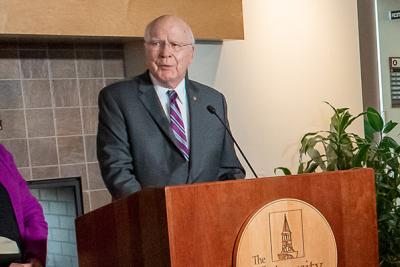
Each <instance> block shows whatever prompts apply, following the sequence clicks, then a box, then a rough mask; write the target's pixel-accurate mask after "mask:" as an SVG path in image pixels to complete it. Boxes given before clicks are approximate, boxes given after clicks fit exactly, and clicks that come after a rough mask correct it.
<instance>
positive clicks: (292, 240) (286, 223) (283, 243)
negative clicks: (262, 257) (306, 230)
mask: <svg viewBox="0 0 400 267" xmlns="http://www.w3.org/2000/svg"><path fill="white" fill-rule="evenodd" d="M268 217H269V227H270V244H269V247H270V248H271V256H272V261H273V262H277V261H286V260H293V259H297V258H302V257H304V256H305V253H304V235H303V213H302V210H301V209H294V210H282V211H274V212H270V213H269V214H268Z"/></svg>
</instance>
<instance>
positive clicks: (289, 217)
mask: <svg viewBox="0 0 400 267" xmlns="http://www.w3.org/2000/svg"><path fill="white" fill-rule="evenodd" d="M234 266H235V267H249V266H251V267H253V266H254V267H322V266H324V267H337V247H336V241H335V237H334V235H333V232H332V229H331V227H330V226H329V223H328V221H327V220H326V219H325V217H324V216H323V215H322V214H321V212H319V211H318V210H317V209H316V208H315V207H313V206H312V205H310V204H308V203H306V202H304V201H301V200H298V199H279V200H276V201H273V202H271V203H267V204H265V205H264V206H263V207H262V208H260V209H258V210H257V211H255V212H254V213H253V215H251V216H250V218H248V219H247V220H246V222H245V223H244V224H243V226H242V228H241V230H240V232H239V235H238V238H237V240H236V243H235V254H234Z"/></svg>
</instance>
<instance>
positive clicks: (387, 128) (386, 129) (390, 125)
mask: <svg viewBox="0 0 400 267" xmlns="http://www.w3.org/2000/svg"><path fill="white" fill-rule="evenodd" d="M397 124H398V123H397V122H393V121H389V122H388V123H386V124H385V127H384V128H383V132H384V133H385V134H387V133H389V132H390V131H391V130H393V128H394V127H396V126H397Z"/></svg>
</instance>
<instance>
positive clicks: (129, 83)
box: [101, 74, 148, 95]
mask: <svg viewBox="0 0 400 267" xmlns="http://www.w3.org/2000/svg"><path fill="white" fill-rule="evenodd" d="M146 83H148V81H147V79H146V77H145V74H141V75H138V76H135V77H133V78H127V79H124V80H119V81H115V82H113V83H111V84H109V85H107V86H106V87H104V88H103V89H102V90H101V94H106V95H108V94H113V95H119V94H130V93H134V92H136V91H137V90H138V89H139V86H140V85H141V84H146Z"/></svg>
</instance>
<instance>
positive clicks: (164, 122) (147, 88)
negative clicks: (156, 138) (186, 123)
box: [139, 75, 173, 141]
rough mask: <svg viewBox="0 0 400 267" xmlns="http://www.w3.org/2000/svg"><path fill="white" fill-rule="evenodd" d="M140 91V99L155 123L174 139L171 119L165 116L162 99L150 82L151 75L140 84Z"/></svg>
mask: <svg viewBox="0 0 400 267" xmlns="http://www.w3.org/2000/svg"><path fill="white" fill-rule="evenodd" d="M147 77H148V75H147ZM139 91H140V95H139V98H140V101H142V103H143V105H144V106H145V108H146V110H147V111H148V112H149V113H150V115H151V117H152V118H153V120H154V121H155V123H156V124H157V125H158V126H159V127H160V129H161V131H162V132H164V134H165V135H166V136H167V137H168V138H169V139H170V140H171V141H173V138H171V137H172V136H171V132H170V127H169V120H168V118H167V117H166V116H165V113H164V110H163V108H162V106H161V103H160V100H159V99H158V96H157V93H156V91H155V90H154V87H153V84H152V83H151V82H150V78H149V77H148V81H144V83H142V84H140V85H139Z"/></svg>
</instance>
